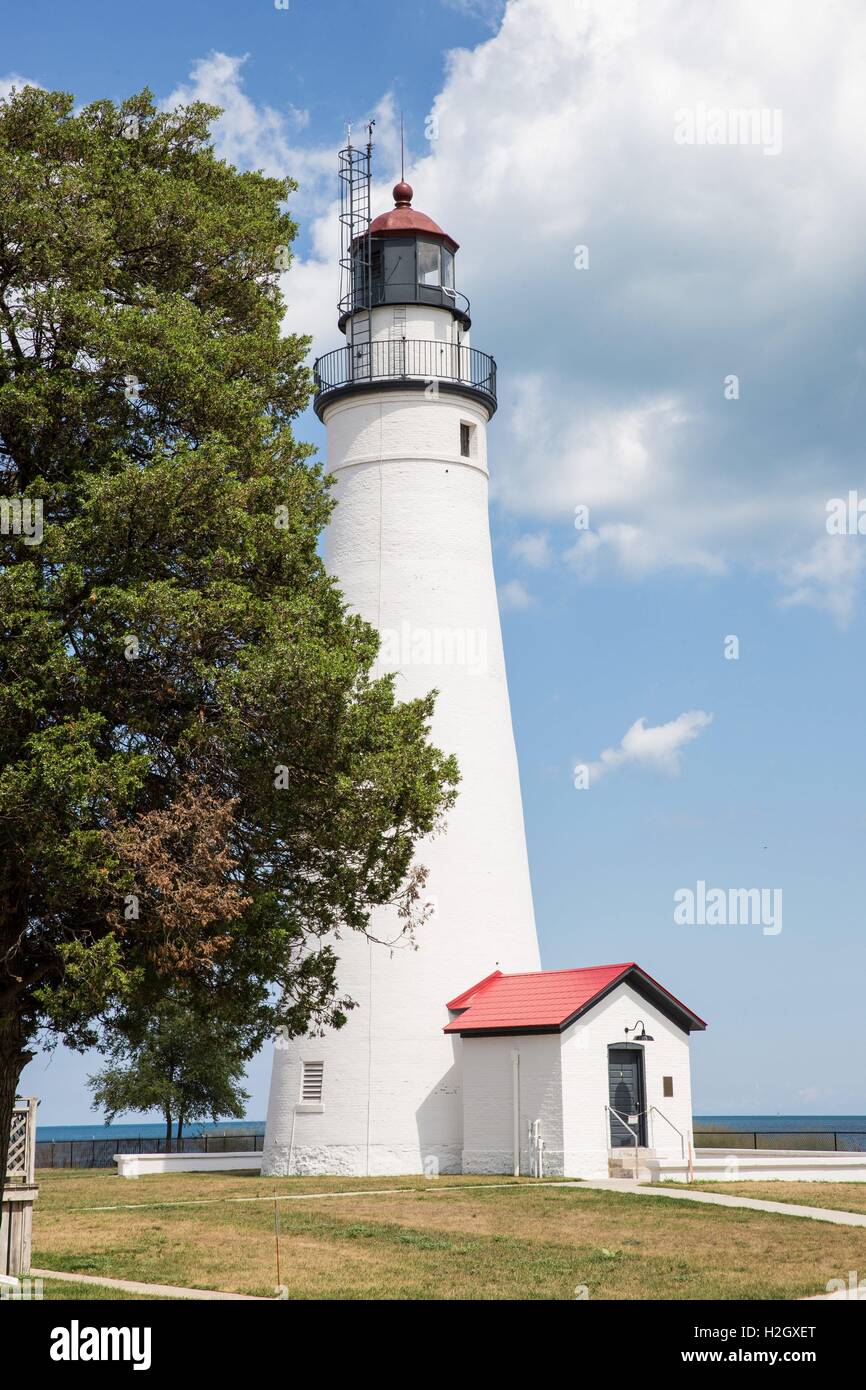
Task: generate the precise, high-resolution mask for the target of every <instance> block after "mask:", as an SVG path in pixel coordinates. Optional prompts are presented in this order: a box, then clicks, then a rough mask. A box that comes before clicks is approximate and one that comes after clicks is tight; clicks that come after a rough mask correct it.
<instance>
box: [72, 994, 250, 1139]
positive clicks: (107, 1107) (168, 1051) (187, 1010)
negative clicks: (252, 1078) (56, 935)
mask: <svg viewBox="0 0 866 1390" xmlns="http://www.w3.org/2000/svg"><path fill="white" fill-rule="evenodd" d="M249 1037H250V1030H249V1029H245V1028H243V1027H239V1026H238V1020H237V1019H236V1018H232V1017H229V1018H227V1019H225V1018H220V1017H219V1016H218V1015H214V1014H203V1013H200V1012H197V1011H196V1010H195V1009H193V1008H191V1007H190V1005H189V1002H188V1001H186V1000H184V999H183V998H182V996H181V995H179V994H178V993H177V992H176V991H175V992H171V993H168V994H167V995H166V996H165V997H164V998H162V999H161V1000H160V1003H159V1006H158V1008H157V1011H156V1013H148V1014H147V1015H146V1016H145V1015H141V1014H140V1013H139V1012H138V1011H137V1010H134V1011H133V1012H132V1014H131V1015H130V1016H129V1017H128V1018H127V1020H126V1021H125V1029H124V1031H123V1032H117V1031H114V1032H113V1033H112V1035H111V1044H110V1048H109V1056H110V1058H111V1061H110V1063H109V1064H108V1065H107V1066H105V1067H103V1069H102V1071H100V1072H99V1073H98V1074H97V1075H96V1076H91V1077H90V1078H89V1083H88V1084H89V1085H90V1089H91V1091H92V1093H93V1104H94V1108H99V1109H102V1110H104V1112H105V1118H106V1122H107V1123H108V1124H110V1123H111V1121H112V1120H113V1119H114V1118H115V1116H117V1115H122V1114H124V1113H128V1112H129V1111H136V1110H159V1111H160V1113H161V1114H162V1115H163V1116H164V1117H165V1122H166V1138H168V1139H171V1138H172V1135H173V1132H174V1130H173V1126H174V1125H175V1124H177V1126H178V1135H179V1136H182V1134H183V1130H184V1127H185V1126H186V1125H188V1124H191V1123H193V1122H194V1121H196V1120H208V1119H210V1120H218V1119H220V1118H221V1117H223V1116H232V1117H234V1118H235V1119H242V1118H243V1115H244V1107H245V1105H246V1102H247V1101H248V1100H249V1096H248V1094H247V1092H246V1091H244V1090H243V1088H242V1086H241V1081H242V1079H243V1074H244V1062H245V1060H246V1058H247V1056H248V1055H249V1047H248V1039H249Z"/></svg>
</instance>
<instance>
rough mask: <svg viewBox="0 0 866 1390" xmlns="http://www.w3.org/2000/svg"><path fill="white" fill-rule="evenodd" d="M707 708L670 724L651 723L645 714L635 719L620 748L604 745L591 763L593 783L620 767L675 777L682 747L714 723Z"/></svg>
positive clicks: (674, 720) (673, 720)
mask: <svg viewBox="0 0 866 1390" xmlns="http://www.w3.org/2000/svg"><path fill="white" fill-rule="evenodd" d="M712 719H713V716H712V715H711V714H707V713H705V711H704V710H700V709H697V710H688V711H687V712H686V713H685V714H680V715H678V716H677V718H676V719H671V720H670V721H669V722H668V723H667V724H656V725H654V726H653V725H650V727H649V728H647V723H646V716H645V715H641V717H640V719H636V720H635V722H634V723H633V724H632V726H631V728H630V729H628V730H627V731H626V732H625V734H624V735H623V738H622V742H621V743H620V745H619V747H618V748H605V749H604V750H603V752H602V753H601V754H600V756H599V758H598V760H597V761H596V762H593V763H589V764H588V768H589V782H590V786H591V785H592V784H593V783H594V782H598V781H599V779H600V778H602V777H605V776H607V774H608V773H610V772H616V771H617V770H618V769H619V768H621V767H629V766H631V767H643V768H647V769H649V770H650V771H653V772H661V773H664V774H665V775H666V776H668V777H675V776H676V775H677V774H678V773H679V771H680V767H681V764H682V750H683V748H684V747H685V746H686V744H688V743H691V742H692V741H693V740H694V739H696V738H697V736H698V734H699V733H700V732H701V730H702V729H705V728H706V727H707V725H708V724H711V723H712Z"/></svg>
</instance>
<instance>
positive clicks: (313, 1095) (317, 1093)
mask: <svg viewBox="0 0 866 1390" xmlns="http://www.w3.org/2000/svg"><path fill="white" fill-rule="evenodd" d="M324 1081H325V1064H324V1062H305V1063H304V1074H303V1076H302V1077H301V1100H306V1101H314V1102H318V1101H321V1099H322V1088H323V1086H324Z"/></svg>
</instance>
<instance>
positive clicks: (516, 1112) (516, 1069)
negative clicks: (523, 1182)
mask: <svg viewBox="0 0 866 1390" xmlns="http://www.w3.org/2000/svg"><path fill="white" fill-rule="evenodd" d="M511 1103H512V1107H513V1143H514V1176H515V1177H516V1178H519V1177H520V1053H519V1052H518V1051H517V1049H516V1048H515V1049H514V1051H513V1052H512V1054H511Z"/></svg>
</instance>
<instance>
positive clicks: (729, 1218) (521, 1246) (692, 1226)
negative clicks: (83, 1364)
mask: <svg viewBox="0 0 866 1390" xmlns="http://www.w3.org/2000/svg"><path fill="white" fill-rule="evenodd" d="M39 1181H40V1195H39V1200H38V1202H37V1204H36V1207H35V1208H34V1231H33V1263H34V1265H35V1266H36V1267H38V1268H42V1269H49V1270H51V1269H54V1270H64V1271H69V1272H72V1273H82V1274H102V1275H107V1276H109V1277H111V1278H122V1279H123V1278H125V1279H135V1280H140V1281H142V1282H145V1283H162V1284H174V1285H182V1286H186V1287H196V1288H212V1289H222V1290H226V1291H232V1292H241V1293H251V1294H257V1295H260V1296H262V1295H263V1296H271V1297H272V1296H273V1294H274V1290H275V1286H276V1284H277V1277H276V1254H275V1234H274V1201H273V1194H274V1192H275V1191H276V1193H277V1196H278V1197H285V1196H287V1195H289V1194H301V1193H306V1194H307V1198H306V1200H303V1201H285V1200H284V1201H280V1202H278V1203H277V1210H278V1219H279V1226H280V1257H281V1279H282V1283H283V1284H284V1285H286V1287H287V1288H288V1292H289V1297H290V1298H292V1299H314V1298H328V1299H574V1298H575V1297H576V1296H578V1293H579V1291H580V1289H581V1287H582V1286H585V1288H586V1290H587V1292H588V1296H589V1297H590V1298H598V1299H610V1298H629V1299H632V1298H634V1299H652V1298H661V1299H669V1298H670V1299H686V1298H696V1299H725V1298H762V1299H774V1298H797V1297H801V1296H804V1295H808V1294H813V1293H821V1292H823V1291H824V1289H825V1287H826V1284H827V1281H828V1280H829V1279H831V1278H839V1277H844V1276H845V1275H846V1273H847V1271H848V1270H849V1269H857V1268H860V1269H863V1268H866V1229H860V1228H844V1227H834V1226H829V1225H828V1226H822V1225H820V1224H818V1223H816V1222H811V1221H803V1220H801V1219H799V1218H796V1217H790V1218H789V1217H785V1216H782V1215H773V1214H764V1213H758V1212H750V1211H738V1210H731V1209H727V1208H718V1207H709V1206H706V1205H698V1204H694V1205H693V1204H691V1203H688V1202H682V1201H676V1200H675V1199H671V1200H665V1199H664V1198H663V1197H655V1196H647V1197H640V1196H631V1195H626V1194H624V1193H616V1192H595V1191H592V1190H589V1189H579V1188H561V1187H553V1186H550V1185H545V1184H533V1183H531V1182H529V1181H523V1182H513V1181H512V1182H509V1181H508V1180H507V1179H504V1180H502V1181H503V1183H504V1184H505V1185H503V1186H501V1187H499V1186H492V1185H491V1180H490V1179H475V1180H472V1179H467V1178H439V1179H436V1180H432V1181H431V1180H425V1179H423V1178H417V1179H416V1178H410V1179H391V1180H389V1179H382V1178H377V1179H369V1178H363V1179H334V1178H330V1179H328V1178H283V1179H277V1180H273V1179H265V1178H261V1177H260V1176H258V1175H252V1174H250V1175H247V1174H235V1173H206V1174H204V1173H183V1174H173V1175H166V1176H161V1175H150V1176H148V1177H145V1178H139V1179H138V1180H135V1181H126V1180H124V1179H121V1178H118V1177H116V1176H114V1175H113V1174H112V1173H106V1172H100V1171H91V1170H78V1171H75V1170H73V1171H58V1172H51V1171H50V1170H49V1171H46V1172H42V1173H41V1174H40V1175H39ZM756 1186H757V1184H749V1187H750V1188H754V1187H756ZM391 1187H393V1188H397V1189H398V1190H397V1191H393V1192H389V1193H388V1194H387V1195H382V1194H377V1193H375V1192H371V1189H385V1188H391ZM728 1187H729V1185H728V1184H725V1190H728ZM328 1192H343V1193H348V1194H350V1195H346V1196H340V1197H328V1196H326V1195H318V1196H317V1195H315V1194H326V1193H328ZM263 1198H264V1199H265V1200H261V1199H263ZM51 1296H52V1297H54V1296H55V1295H54V1294H53V1293H52V1295H51ZM56 1296H57V1297H68V1296H69V1295H68V1294H66V1293H57V1295H56ZM86 1296H87V1297H106V1298H111V1297H113V1293H112V1292H111V1291H109V1290H104V1291H102V1292H101V1293H100V1292H99V1291H97V1292H94V1291H93V1290H90V1289H89V1290H88V1293H87V1295H86Z"/></svg>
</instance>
